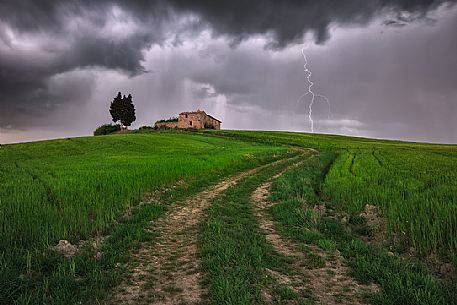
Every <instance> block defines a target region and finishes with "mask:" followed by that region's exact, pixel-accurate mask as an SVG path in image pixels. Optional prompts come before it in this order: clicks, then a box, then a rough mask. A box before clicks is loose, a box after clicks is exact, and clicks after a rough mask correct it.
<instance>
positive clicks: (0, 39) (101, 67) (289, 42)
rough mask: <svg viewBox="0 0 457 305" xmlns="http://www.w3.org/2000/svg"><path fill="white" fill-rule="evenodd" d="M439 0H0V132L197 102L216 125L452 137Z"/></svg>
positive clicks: (456, 98)
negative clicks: (122, 99)
mask: <svg viewBox="0 0 457 305" xmlns="http://www.w3.org/2000/svg"><path fill="white" fill-rule="evenodd" d="M455 3H456V1H444V0H346V1H338V0H319V1H316V0H315V1H310V0H301V1H298V0H289V1H286V0H285V1H275V0H250V1H245V0H218V1H214V0H170V1H165V0H163V1H161V0H156V1H147V0H131V1H121V0H117V1H116V0H72V1H54V0H20V1H18V0H2V1H1V2H0V143H9V142H18V141H29V140H38V139H47V138H55V137H70V136H79V135H90V134H91V133H92V131H93V130H94V129H95V127H97V126H98V125H101V124H104V123H109V122H110V121H111V120H110V115H109V112H108V108H109V103H110V102H111V100H112V99H113V97H114V96H115V95H116V93H117V92H118V91H122V92H123V93H125V94H128V93H131V94H132V95H133V100H134V103H135V105H136V109H137V121H136V122H135V123H134V126H133V127H138V126H142V125H153V123H154V121H156V120H157V119H161V118H169V117H172V116H175V115H177V114H178V113H179V112H181V111H189V110H196V109H204V110H206V111H207V112H208V113H210V114H212V115H213V116H215V117H217V118H219V119H221V120H222V121H223V123H222V127H223V128H226V129H258V130H293V131H305V132H309V131H310V128H311V124H310V121H309V118H308V111H309V103H310V95H304V96H303V93H305V92H306V90H307V88H308V83H307V81H306V78H305V76H306V74H305V71H304V67H303V65H304V58H303V56H302V49H303V48H305V49H304V51H305V54H306V55H307V59H308V68H309V69H310V70H311V71H312V76H311V79H312V81H313V82H314V87H313V90H314V91H315V92H316V93H318V94H322V95H325V96H326V97H327V98H328V99H329V102H330V104H327V103H326V102H325V100H324V99H322V98H318V99H317V100H316V101H315V103H314V106H313V112H312V114H313V115H312V118H313V120H314V131H315V132H320V133H337V134H346V135H355V136H368V137H379V138H392V139H404V140H419V141H431V142H447V143H457V56H456V54H457V5H455Z"/></svg>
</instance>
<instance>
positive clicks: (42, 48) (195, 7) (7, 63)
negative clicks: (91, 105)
mask: <svg viewBox="0 0 457 305" xmlns="http://www.w3.org/2000/svg"><path fill="white" fill-rule="evenodd" d="M444 2H448V1H444V0H349V1H335V0H320V1H310V0H309V1H303V0H301V1H298V0H290V1H275V0H270V1H266V0H250V1H244V0H222V1H214V0H200V1H196V0H170V1H160V0H157V1H141V0H136V1H121V0H97V1H95V0H74V1H54V0H21V1H17V0H3V1H1V2H0V92H1V93H2V97H1V98H0V107H1V111H0V127H1V126H13V128H21V127H30V126H34V125H39V124H48V122H49V120H48V117H49V116H50V115H51V114H52V111H54V110H56V109H59V108H61V107H63V106H62V105H64V104H68V105H71V104H77V103H83V102H84V99H83V98H81V97H74V96H73V94H74V92H73V91H68V94H65V92H64V91H59V93H58V94H57V93H55V92H52V90H50V83H51V82H52V80H53V78H55V77H56V76H58V75H61V74H65V73H70V72H72V71H75V70H78V69H85V68H88V67H96V68H98V69H100V68H101V69H109V70H119V71H123V72H125V73H127V74H128V75H130V76H135V75H138V74H141V73H144V72H145V69H144V68H143V65H142V61H143V60H144V57H143V51H144V50H146V49H148V48H149V47H150V46H151V44H154V43H162V42H163V40H164V39H166V38H169V37H166V34H165V33H169V32H170V30H171V31H188V30H195V29H201V28H200V27H202V26H205V27H207V28H209V29H210V30H211V31H212V33H213V35H216V36H218V35H221V36H225V37H228V38H229V39H230V40H231V42H232V44H233V45H236V44H237V43H239V42H241V41H243V40H245V39H247V38H249V37H252V36H253V35H268V37H269V39H270V40H269V47H272V48H283V47H285V46H287V45H290V44H292V43H298V42H302V38H303V34H305V33H313V34H314V37H315V40H316V42H318V43H324V42H325V41H326V40H328V39H329V37H330V34H329V26H330V25H332V24H338V25H353V24H356V25H363V24H366V23H367V22H369V21H370V20H372V19H373V18H374V17H376V16H378V15H379V14H381V13H393V14H394V15H395V14H396V16H397V17H396V18H395V19H392V20H394V21H395V22H397V23H399V24H400V23H401V24H404V23H409V22H414V21H416V20H419V19H421V18H425V17H426V13H427V12H428V11H429V10H431V9H434V8H436V7H437V6H438V5H440V4H443V3H444ZM451 2H452V3H454V2H455V1H451ZM114 5H115V6H117V7H119V8H120V9H121V10H122V11H123V12H125V13H126V14H127V16H124V15H122V16H114V17H113V12H112V8H113V6H114ZM404 12H407V14H406V15H405V14H404ZM186 16H196V17H198V21H196V23H198V26H196V25H195V24H194V25H195V27H192V26H191V27H184V28H179V27H178V28H177V29H174V28H173V25H172V24H173V22H179V20H180V18H185V17H186ZM405 16H406V17H405ZM112 18H115V19H117V20H121V21H125V20H124V19H126V20H127V21H128V20H130V21H132V23H133V25H131V26H132V27H133V28H132V29H121V33H114V34H113V35H110V31H111V25H110V23H109V22H110V19H112ZM405 18H406V19H405ZM72 23H75V24H74V25H73V26H72ZM392 24H393V23H392ZM167 26H170V27H171V28H167ZM199 26H200V27H199ZM126 27H127V26H126ZM124 30H125V33H124V32H123V31H124ZM9 31H10V32H14V33H15V34H14V35H15V36H17V37H15V39H19V40H21V39H22V40H24V41H26V42H29V43H31V44H32V45H34V46H35V48H34V49H33V50H29V51H28V52H23V51H22V50H18V49H17V48H16V47H15V44H14V41H13V40H14V39H12V38H11V35H10V34H9ZM172 34H176V35H177V36H176V40H175V42H176V44H177V45H179V41H180V39H179V34H180V33H177V32H176V33H172ZM33 37H38V39H35V40H33V39H34V38H33ZM40 37H41V38H42V39H41V40H40ZM30 41H32V42H30ZM70 79H71V78H70ZM78 81H79V82H80V81H81V79H78ZM232 81H236V80H232ZM82 83H84V88H86V89H85V90H86V92H90V90H91V84H90V82H84V81H83V82H82ZM221 86H225V87H230V86H231V84H230V82H228V83H225V84H224V85H222V84H221ZM233 86H239V84H238V85H237V84H233ZM244 89H245V91H249V88H244ZM228 90H229V89H227V91H228ZM208 93H209V92H206V94H208ZM202 94H205V92H203V91H202Z"/></svg>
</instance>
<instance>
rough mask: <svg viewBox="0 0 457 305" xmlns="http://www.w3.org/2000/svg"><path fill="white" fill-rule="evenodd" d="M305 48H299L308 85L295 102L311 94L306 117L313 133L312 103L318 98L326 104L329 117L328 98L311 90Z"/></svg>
mask: <svg viewBox="0 0 457 305" xmlns="http://www.w3.org/2000/svg"><path fill="white" fill-rule="evenodd" d="M305 50H306V47H304V48H302V49H301V53H302V55H303V59H304V61H305V64H304V65H303V69H304V70H305V78H306V82H307V85H308V91H306V92H305V93H303V94H302V95H301V96H300V98H299V99H298V100H297V102H299V101H301V99H302V98H303V97H305V96H307V95H311V101H310V103H309V105H308V119H309V121H310V123H311V132H312V133H314V120H313V105H314V102H315V101H316V100H320V101H323V102H325V103H326V104H327V106H328V118H329V119H330V114H331V112H330V100H329V99H328V98H327V97H326V96H324V95H322V94H317V93H315V92H314V91H313V86H314V82H313V81H312V80H311V77H312V75H313V73H312V72H311V70H310V69H309V68H308V58H307V57H306V54H305Z"/></svg>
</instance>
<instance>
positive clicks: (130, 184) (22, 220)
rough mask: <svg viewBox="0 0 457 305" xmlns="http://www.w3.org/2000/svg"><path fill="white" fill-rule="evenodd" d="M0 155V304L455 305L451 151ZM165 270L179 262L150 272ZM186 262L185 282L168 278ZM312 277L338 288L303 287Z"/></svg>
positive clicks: (98, 146)
mask: <svg viewBox="0 0 457 305" xmlns="http://www.w3.org/2000/svg"><path fill="white" fill-rule="evenodd" d="M0 160H1V163H0V172H1V174H2V179H1V180H0V234H1V236H2V239H1V241H0V252H1V255H0V274H1V275H0V287H1V288H0V303H2V304H3V303H4V304H14V303H17V304H71V303H75V304H76V303H79V302H82V303H87V304H93V303H95V302H102V303H105V302H111V303H122V302H126V303H132V304H133V303H135V304H138V303H139V302H140V301H141V302H144V303H158V304H160V303H161V302H165V301H167V302H169V303H171V304H174V303H176V302H184V303H187V302H188V301H189V300H190V299H192V300H194V299H195V300H198V301H199V302H200V301H204V302H210V303H213V304H222V303H228V304H250V303H264V302H267V303H271V304H283V303H293V304H302V303H303V302H305V303H313V302H324V303H325V302H326V303H327V304H333V302H340V303H343V304H349V303H357V304H358V303H373V304H406V303H405V302H406V301H407V302H408V304H453V303H452V302H455V298H453V293H455V291H456V290H455V287H454V288H452V287H453V286H455V283H456V282H455V264H457V261H456V255H455V254H456V251H457V179H456V178H457V177H456V176H457V146H455V145H435V144H426V143H407V142H399V141H382V140H374V139H363V138H350V137H342V136H332V135H318V134H302V133H287V132H254V131H252V132H249V131H202V132H198V133H186V132H150V133H147V132H146V133H132V134H120V135H111V136H101V137H89V138H71V139H61V140H52V141H42V142H35V143H21V144H12V145H3V146H1V148H0ZM261 187H263V188H261ZM256 192H257V193H259V192H260V193H261V192H263V193H262V194H263V195H262V196H260V197H258V198H257V197H255V196H254V195H253V194H256ZM260 193H259V194H260ZM253 196H254V197H253ZM255 198H257V199H255ZM259 198H262V199H259ZM263 198H267V199H263ZM264 200H266V201H264ZM269 204H271V206H269ZM262 205H266V206H264V207H263V208H262ZM256 207H257V208H256ZM186 209H187V210H186ZM189 215H190V216H189ZM187 226H188V227H187ZM181 227H182V230H183V232H181V233H180V231H179V230H178V231H179V232H178V231H176V230H177V228H181ZM172 228H173V229H172ZM268 232H270V233H268ZM271 232H274V234H273V233H271ZM272 236H276V237H275V238H274V239H272V238H273V237H272ZM59 240H69V242H70V243H71V244H73V245H77V247H76V246H75V248H77V251H76V254H75V253H72V254H71V255H67V256H65V255H62V254H61V253H59V251H55V250H54V249H55V248H54V246H55V245H56V244H57V243H58V242H59ZM87 241H89V242H87ZM179 244H181V246H182V247H187V246H188V245H195V247H193V248H192V247H191V248H186V249H187V250H186V251H183V252H181V251H178V249H177V248H176V245H179ZM75 248H73V249H75ZM284 249H289V250H288V251H285V250H284ZM180 253H181V254H180ZM183 253H188V254H186V255H187V256H186V255H184V254H183ZM291 253H295V254H294V255H292V254H291ZM302 255H303V257H302ZM181 256H182V257H181ZM289 256H290V257H289ZM300 257H301V258H300ZM313 257H314V260H313V259H311V258H313ZM175 260H177V262H180V261H181V260H182V261H183V262H184V261H186V262H187V263H186V264H190V265H187V267H185V268H184V269H182V268H181V267H180V264H178V263H176V264H171V265H170V266H168V267H167V268H168V269H167V270H165V271H166V272H165V271H160V272H159V271H158V269H157V268H152V269H151V268H149V267H148V266H149V265H150V266H153V265H154V264H157V266H156V267H162V266H164V265H167V264H168V263H170V262H171V261H175ZM297 260H298V261H297ZM418 260H419V261H420V262H419V261H418ZM300 261H301V263H300ZM145 262H149V263H148V264H146V263H145ZM158 262H162V263H158ZM138 264H140V265H138ZM303 264H304V265H303ZM328 264H330V265H331V266H330V265H328ZM135 266H136V267H135ZM139 266H140V267H139ZM303 266H305V267H303ZM329 266H330V267H329ZM335 266H336V267H335ZM338 266H339V267H338ZM135 268H137V269H135ZM138 268H139V269H138ZM186 268H187V269H189V270H194V271H193V272H194V273H192V272H191V273H189V276H191V274H194V275H195V277H194V278H193V280H192V281H190V280H189V281H188V282H183V283H181V284H180V285H177V286H180V287H174V286H173V285H172V284H173V281H171V282H170V280H169V279H168V280H166V278H171V279H175V278H181V277H182V276H183V273H185V272H186V271H185V270H186ZM332 268H333V269H332ZM345 268H346V269H347V271H345V270H346V269H345ZM159 269H160V268H159ZM132 270H143V271H142V272H143V273H140V274H138V273H135V272H134V271H132ZM144 270H146V271H144ZM291 270H295V272H297V274H296V275H294V273H293V272H292V271H291ZM310 270H314V271H313V272H310ZM342 270H343V271H344V272H343V271H342ZM319 272H322V273H325V274H327V275H329V274H331V273H332V272H333V273H338V272H342V275H341V276H343V278H344V279H345V281H346V282H347V283H348V284H347V286H345V287H339V288H341V291H339V292H337V291H336V290H335V291H334V292H332V293H331V294H328V293H326V292H325V291H324V290H325V289H326V288H325V287H328V286H329V285H331V284H330V283H331V281H332V277H331V276H330V278H329V279H328V281H329V282H325V280H317V279H316V281H317V282H316V283H320V284H305V283H307V282H309V279H310V278H312V274H319ZM265 275H267V278H270V280H259V279H262V278H265ZM322 278H325V276H323V277H322ZM189 283H192V284H189ZM199 283H203V284H199ZM292 284H293V285H292ZM119 285H120V286H119ZM132 285H133V286H132ZM170 285H171V286H173V287H170ZM175 285H176V283H175ZM364 285H365V286H364ZM370 285H371V286H370ZM337 286H338V285H337ZM115 287H118V288H115ZM119 287H120V288H122V289H124V290H125V291H127V293H125V294H124V293H119V291H120V288H119ZM132 287H133V288H132ZM154 287H155V288H154ZM297 287H298V288H297ZM360 287H362V288H364V287H365V288H366V289H365V288H364V289H365V290H364V289H362V288H360ZM373 287H375V288H373ZM112 289H114V291H117V293H115V294H114V295H115V297H114V299H112V297H110V295H111V292H110V291H112ZM132 289H133V290H132ZM136 289H140V292H138V293H139V295H137V294H136V293H135V295H134V296H135V297H133V295H132V294H131V293H130V294H129V291H130V292H131V291H136ZM335 289H336V288H335ZM345 290H348V291H349V290H350V291H351V292H348V291H345ZM190 291H194V292H193V293H189V292H190ZM149 293H151V294H149ZM337 294H338V295H340V296H339V297H336V296H335V295H337ZM153 295H155V297H153ZM157 295H160V298H158V297H157ZM201 298H203V299H201ZM183 300H184V301H183ZM195 300H194V301H195ZM338 300H340V301H338ZM165 303H166V302H165Z"/></svg>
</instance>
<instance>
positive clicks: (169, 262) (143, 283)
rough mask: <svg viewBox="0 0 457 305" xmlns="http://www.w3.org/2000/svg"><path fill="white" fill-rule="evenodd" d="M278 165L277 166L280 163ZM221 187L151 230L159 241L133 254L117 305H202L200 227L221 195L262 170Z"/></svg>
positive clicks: (200, 195) (192, 200) (190, 201)
mask: <svg viewBox="0 0 457 305" xmlns="http://www.w3.org/2000/svg"><path fill="white" fill-rule="evenodd" d="M280 161H281V160H279V161H276V162H280ZM265 166H268V165H265ZM262 167H264V166H261V167H258V168H256V169H252V170H249V171H246V172H243V173H241V174H238V175H236V176H234V177H231V178H229V179H227V180H225V181H222V182H220V183H218V184H217V185H214V186H212V187H210V188H208V189H206V190H204V191H201V192H199V193H197V194H195V195H194V196H192V197H190V198H188V199H186V200H184V201H183V202H181V203H179V204H176V205H175V207H174V208H173V209H172V210H170V211H169V212H168V213H167V214H166V215H165V216H164V217H162V218H160V219H159V220H157V221H156V222H155V223H151V227H150V228H149V229H148V230H150V231H152V232H154V233H157V236H158V238H157V240H156V241H154V242H147V243H145V244H143V245H142V247H141V249H140V250H139V251H138V252H137V253H135V254H133V256H134V260H135V261H136V262H137V266H136V267H135V268H134V269H133V270H132V272H131V275H130V276H129V278H128V279H126V281H125V282H124V283H122V284H121V285H120V287H118V289H117V294H116V295H115V297H114V299H113V301H112V303H114V304H201V303H203V297H204V296H205V295H206V294H207V291H206V289H205V288H204V287H202V285H201V281H202V278H203V275H202V272H201V268H200V261H199V258H198V255H197V237H198V223H199V221H200V219H201V218H202V216H203V212H204V210H205V209H206V208H207V207H208V205H209V204H210V202H211V201H212V200H213V199H214V198H215V197H216V196H217V195H219V194H220V193H222V192H223V191H225V190H226V189H227V188H229V187H230V186H232V185H234V184H236V183H237V181H239V180H240V179H242V178H243V177H246V176H248V175H251V174H253V173H254V172H256V171H258V170H259V169H260V168H262Z"/></svg>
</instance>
